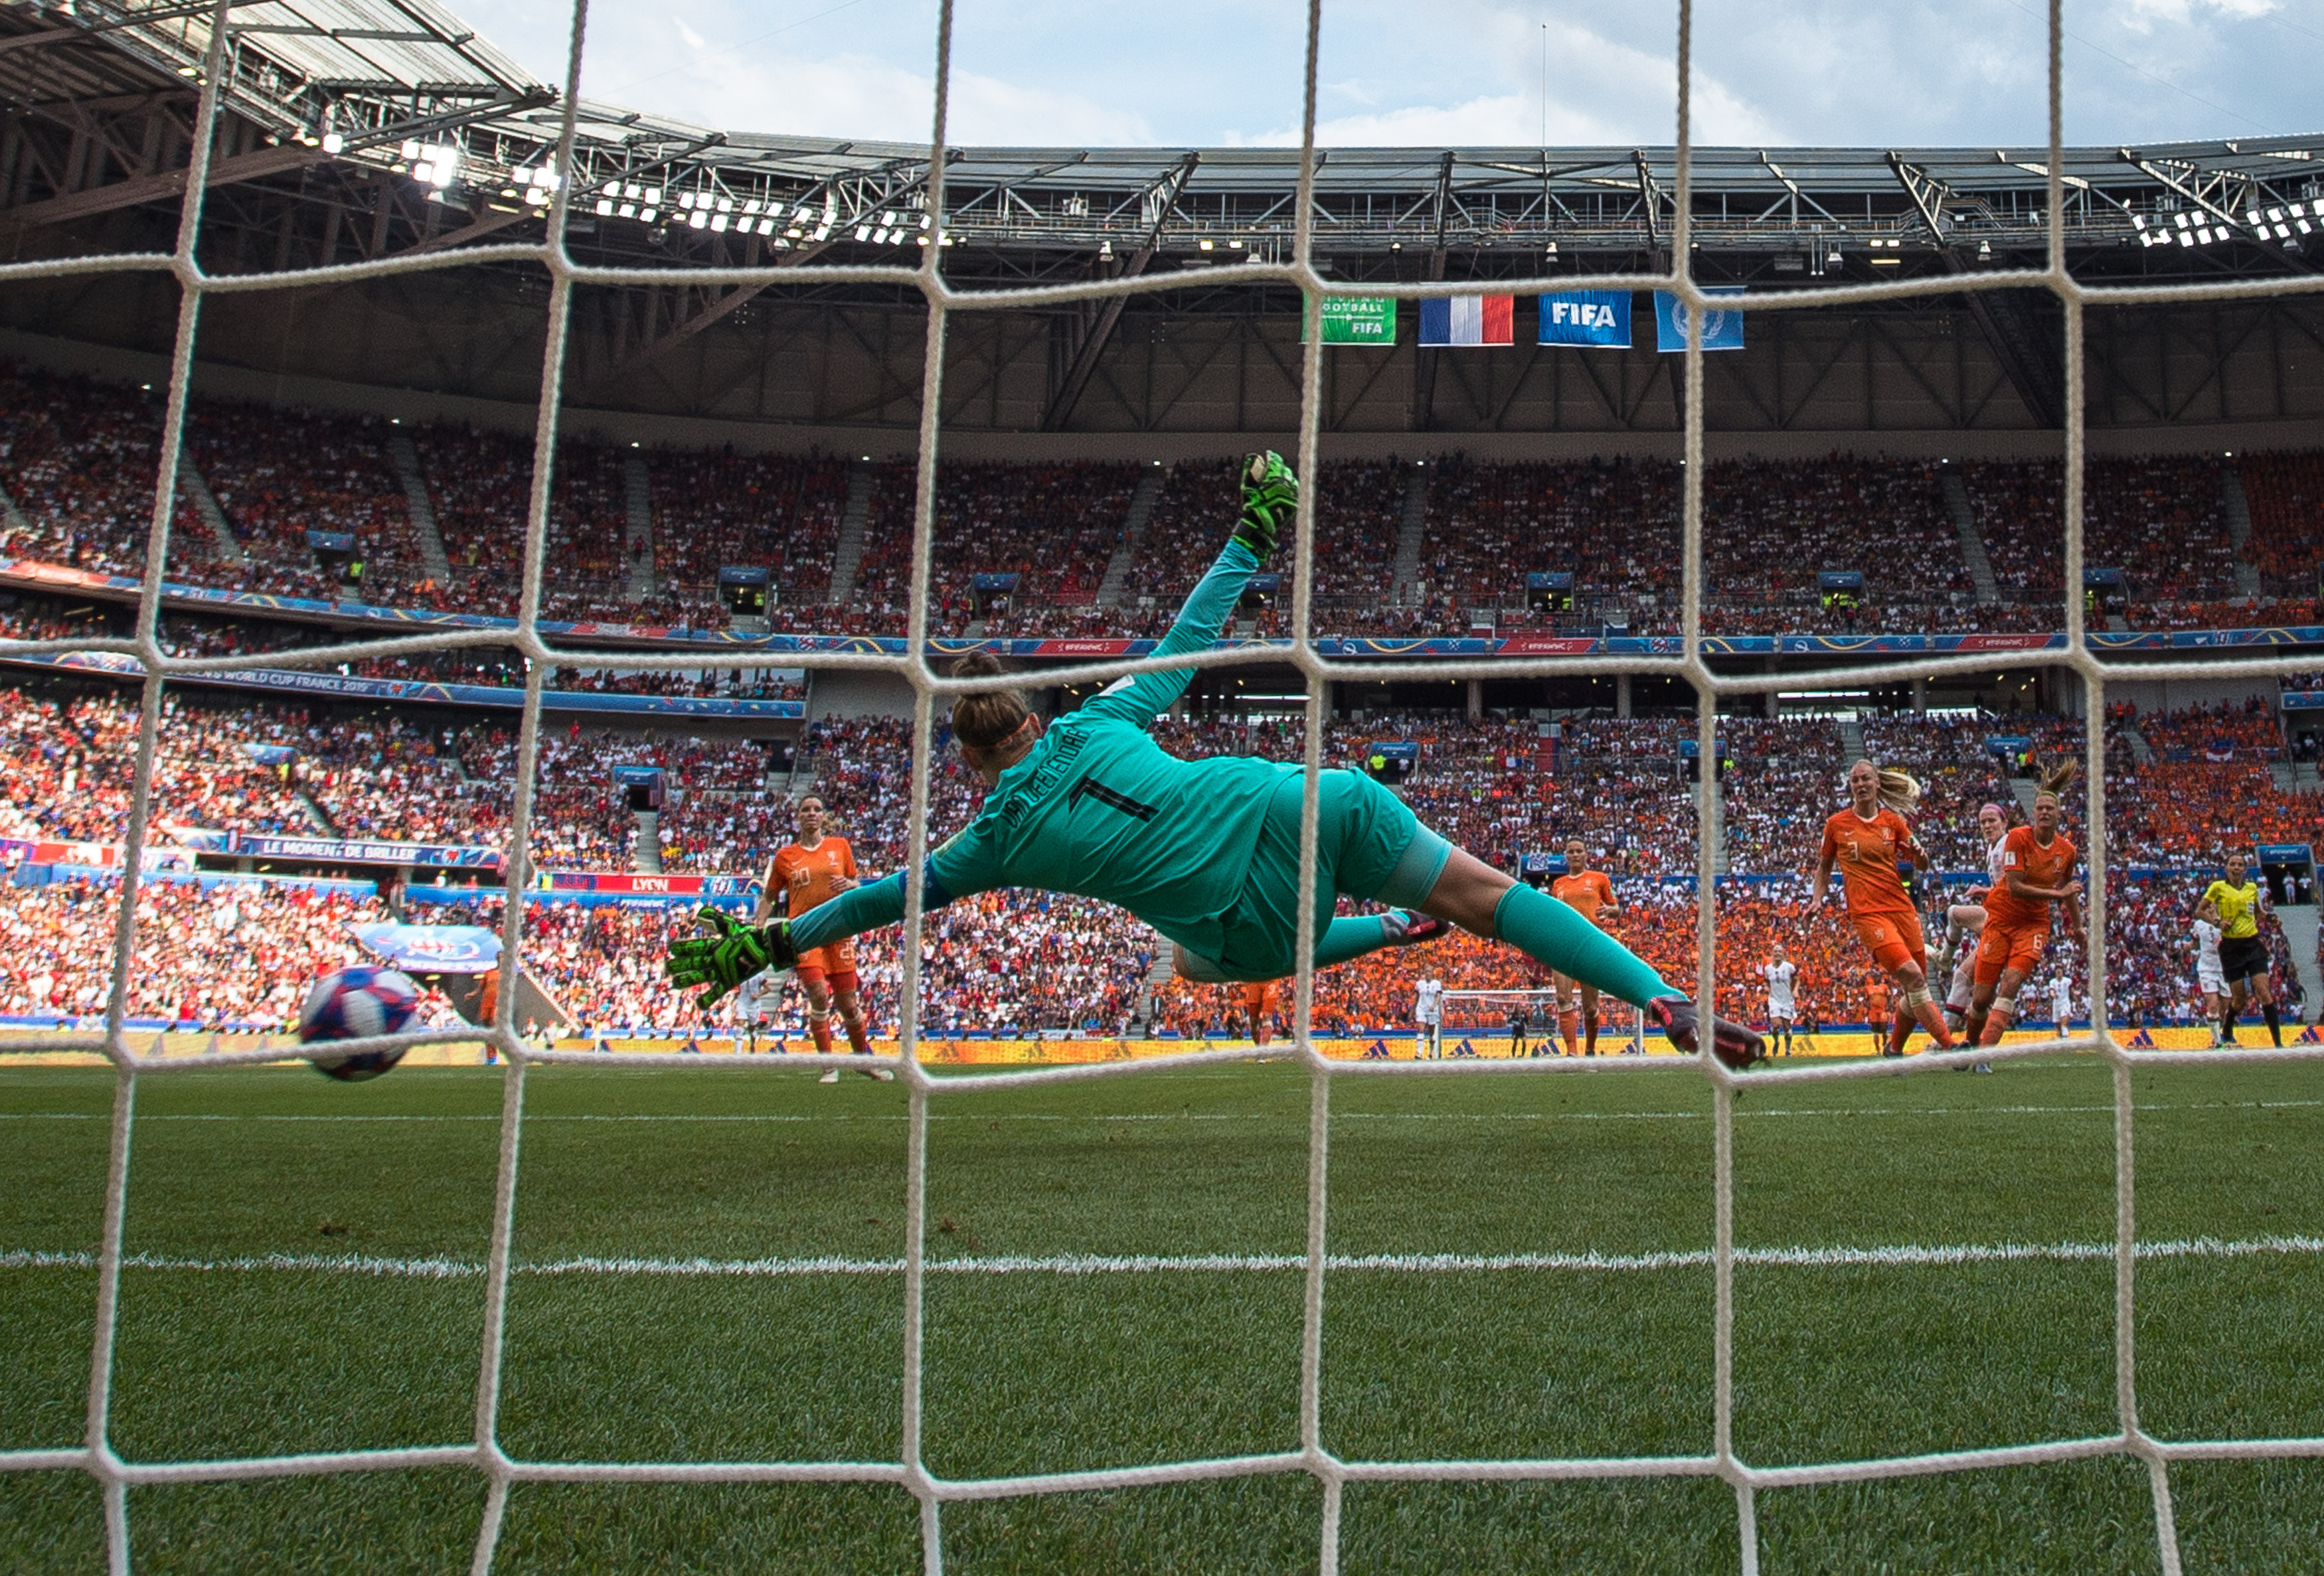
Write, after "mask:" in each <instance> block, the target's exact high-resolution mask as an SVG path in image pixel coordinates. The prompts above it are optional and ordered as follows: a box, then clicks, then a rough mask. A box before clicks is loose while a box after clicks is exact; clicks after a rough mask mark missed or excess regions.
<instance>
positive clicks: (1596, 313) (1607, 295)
mask: <svg viewBox="0 0 2324 1576" xmlns="http://www.w3.org/2000/svg"><path fill="white" fill-rule="evenodd" d="M1535 342H1536V343H1538V344H1542V345H1578V346H1586V347H1589V348H1591V349H1596V350H1628V349H1629V348H1630V292H1629V291H1628V290H1567V291H1562V292H1560V293H1559V294H1557V295H1554V296H1544V297H1542V298H1541V333H1540V335H1539V336H1537V338H1536V341H1535Z"/></svg>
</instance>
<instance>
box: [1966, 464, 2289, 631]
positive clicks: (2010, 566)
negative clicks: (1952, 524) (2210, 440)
mask: <svg viewBox="0 0 2324 1576" xmlns="http://www.w3.org/2000/svg"><path fill="white" fill-rule="evenodd" d="M1960 477H1961V484H1962V486H1963V487H1964V489H1965V490H1966V491H1967V493H1968V495H1969V510H1970V512H1971V514H1972V515H1973V516H1974V517H1975V519H1976V521H1977V527H1978V535H1979V536H1980V537H1981V538H1982V539H1983V540H1984V543H1985V556H1986V559H1987V562H1988V563H1989V564H1990V565H1991V566H1992V567H1993V577H1994V581H1995V583H1996V584H1997V585H1998V586H1999V587H2000V588H2001V590H2002V592H2003V594H2005V595H2006V596H2008V597H2010V598H2012V599H2015V600H2019V601H2024V602H2030V603H2034V604H2049V605H2052V606H2055V605H2057V604H2058V601H2059V598H2060V596H2061V594H2062V588H2063V580H2062V574H2063V567H2064V564H2065V530H2064V527H2063V525H2062V523H2061V522H2062V521H2063V519H2064V514H2063V502H2064V496H2065V493H2064V488H2065V475H2064V471H2063V469H2062V467H2061V465H2059V464H2058V462H2056V461H2054V460H2007V461H2001V460H1995V461H1979V462H1976V463H1973V464H1970V465H1965V466H1963V467H1961V472H1960ZM2220 489H2221V483H2220V475H2219V462H2218V460H2216V459H2213V458H2209V457H2199V456H2177V455H2170V456H2148V457H2144V458H2115V457H2104V458H2092V459H2091V460H2090V461H2089V465H2087V467H2086V468H2085V471H2084V474H2083V499H2082V513H2083V520H2084V522H2085V523H2084V526H2083V538H2082V561H2083V563H2084V564H2085V565H2087V566H2088V567H2090V568H2093V569H2119V570H2121V571H2122V572H2123V576H2124V578H2125V580H2126V583H2127V584H2126V594H2127V595H2128V597H2129V599H2130V603H2131V612H2132V614H2133V615H2135V616H2133V617H2132V618H2131V621H2130V622H2132V623H2133V624H2134V626H2135V627H2137V628H2153V627H2166V628H2167V627H2180V626H2179V623H2178V617H2179V616H2180V615H2179V614H2178V613H2176V612H2175V610H2177V609H2181V608H2189V607H2192V608H2208V609H2209V610H2211V611H2212V612H2213V613H2214V614H2215V615H2216V616H2224V617H2226V622H2228V623H2230V624H2242V623H2247V622H2251V621H2250V613H2249V610H2248V609H2246V610H2245V611H2244V612H2243V613H2236V614H2232V615H2230V613H2229V609H2228V604H2230V603H2231V601H2232V599H2233V598H2234V597H2235V596H2236V577H2235V562H2236V560H2235V549H2234V548H2233V547H2232V545H2231V544H2230V543H2229V540H2228V531H2227V519H2226V508H2225V503H2224V501H2223V499H2222V496H2221V491H2220ZM2305 590H2306V592H2307V593H2308V594H2312V593H2313V591H2314V585H2313V584H2312V581H2311V583H2310V585H2309V586H2307V587H2306V588H2305Z"/></svg>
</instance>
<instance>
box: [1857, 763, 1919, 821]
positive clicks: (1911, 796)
mask: <svg viewBox="0 0 2324 1576" xmlns="http://www.w3.org/2000/svg"><path fill="white" fill-rule="evenodd" d="M1856 766H1868V767H1870V768H1871V769H1872V775H1873V776H1875V777H1877V778H1878V779H1880V802H1881V803H1882V804H1884V805H1886V806H1888V807H1889V808H1890V809H1892V810H1894V811H1895V812H1896V813H1897V814H1898V815H1900V816H1909V815H1911V814H1912V813H1913V812H1914V811H1915V810H1917V809H1919V808H1920V807H1921V779H1919V778H1916V777H1914V775H1913V774H1912V773H1911V772H1909V771H1899V770H1896V769H1895V767H1893V766H1883V765H1881V764H1880V763H1879V762H1878V761H1877V760H1873V759H1872V758H1871V757H1869V756H1866V757H1865V758H1863V759H1862V760H1858V762H1857V763H1856ZM1856 766H1851V767H1849V769H1848V770H1850V771H1854V770H1856Z"/></svg>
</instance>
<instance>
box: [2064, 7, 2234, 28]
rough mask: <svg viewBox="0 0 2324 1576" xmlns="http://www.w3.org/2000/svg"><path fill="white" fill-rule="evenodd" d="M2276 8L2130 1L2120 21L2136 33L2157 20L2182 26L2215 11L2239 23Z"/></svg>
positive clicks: (2151, 26) (2149, 26) (2150, 26)
mask: <svg viewBox="0 0 2324 1576" xmlns="http://www.w3.org/2000/svg"><path fill="white" fill-rule="evenodd" d="M2276 9H2278V6H2277V5H2276V0H2130V4H2129V6H2128V9H2127V14H2126V15H2124V16H2123V17H2122V18H2121V19H2120V20H2121V22H2122V25H2123V26H2125V27H2127V28H2129V29H2130V30H2131V31H2133V32H2151V31H2152V30H2153V25H2154V24H2155V23H2158V22H2167V23H2174V24H2176V25H2179V26H2181V27H2184V26H2188V25H2190V24H2192V23H2195V14H2196V13H2197V12H2199V11H2216V12H2218V14H2220V15H2222V16H2229V17H2233V18H2234V19H2235V20H2236V21H2237V22H2248V21H2250V20H2251V19H2252V18H2254V17H2255V16H2265V15H2267V14H2269V13H2271V12H2273V11H2275V10H2276ZM2068 25H2071V23H2069V24H2068Z"/></svg>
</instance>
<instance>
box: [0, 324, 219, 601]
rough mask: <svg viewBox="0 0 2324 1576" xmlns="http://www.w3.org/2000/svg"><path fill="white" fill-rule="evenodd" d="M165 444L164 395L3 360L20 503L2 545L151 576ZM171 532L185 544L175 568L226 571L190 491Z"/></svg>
mask: <svg viewBox="0 0 2324 1576" xmlns="http://www.w3.org/2000/svg"><path fill="white" fill-rule="evenodd" d="M160 469H161V396H160V395H158V394H156V393H155V392H153V391H152V390H151V389H150V388H135V389H133V388H130V387H128V386H127V385H126V384H121V383H107V382H97V381H96V380H94V379H91V378H83V377H74V376H70V375H68V374H64V373H47V372H42V371H38V370H36V369H32V368H28V367H20V366H15V365H13V364H8V363H5V362H0V490H5V493H6V495H7V499H8V503H9V505H11V507H9V508H8V509H7V513H6V520H5V527H0V548H5V550H6V551H8V552H10V553H13V554H21V555H22V556H23V557H25V558H39V559H42V560H45V561H46V562H49V563H52V564H66V565H69V566H71V567H74V568H78V569H88V570H92V571H96V572H99V573H105V574H114V575H143V573H144V571H145V539H146V535H147V531H148V530H149V529H150V528H151V526H152V522H153V484H154V480H155V477H156V475H158V474H159V471H160ZM170 533H171V540H172V541H182V542H183V543H184V544H185V550H184V551H183V552H181V553H180V554H178V555H175V556H174V558H173V560H172V567H178V568H181V569H185V570H188V571H192V570H195V569H199V570H201V571H203V572H205V573H209V574H215V573H217V571H218V561H217V560H218V544H217V539H215V538H214V537H213V536H212V535H211V534H210V530H209V527H208V524H207V523H206V522H204V521H203V520H202V518H201V516H200V514H199V513H198V512H197V511H196V509H195V508H194V506H193V503H192V502H191V501H190V500H189V498H187V497H186V496H185V494H184V493H183V492H182V491H181V492H180V493H179V494H178V495H177V497H176V499H175V509H174V512H173V513H172V515H171V525H170ZM180 533H183V534H182V536H181V535H180Z"/></svg>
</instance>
